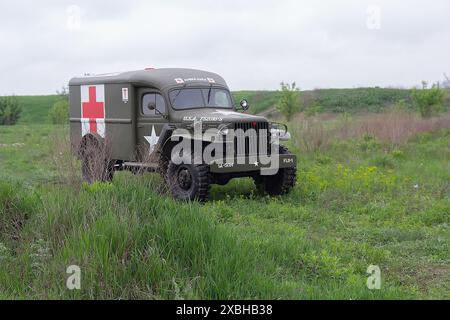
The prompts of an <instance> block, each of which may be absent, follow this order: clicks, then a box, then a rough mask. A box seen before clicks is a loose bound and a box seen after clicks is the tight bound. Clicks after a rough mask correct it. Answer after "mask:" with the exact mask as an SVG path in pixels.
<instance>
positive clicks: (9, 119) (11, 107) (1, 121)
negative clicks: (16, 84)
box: [0, 96, 22, 125]
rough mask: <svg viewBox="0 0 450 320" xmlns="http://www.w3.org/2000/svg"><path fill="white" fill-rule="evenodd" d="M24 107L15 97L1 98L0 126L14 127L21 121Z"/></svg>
mask: <svg viewBox="0 0 450 320" xmlns="http://www.w3.org/2000/svg"><path fill="white" fill-rule="evenodd" d="M21 113H22V106H21V105H20V103H19V100H18V99H17V97H15V96H9V97H0V125H14V124H16V123H17V121H18V120H19V119H20V116H21Z"/></svg>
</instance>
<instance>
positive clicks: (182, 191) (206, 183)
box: [167, 161, 211, 202]
mask: <svg viewBox="0 0 450 320" xmlns="http://www.w3.org/2000/svg"><path fill="white" fill-rule="evenodd" d="M167 183H168V186H169V189H170V191H171V193H172V196H173V197H174V198H175V199H177V200H182V201H193V200H198V201H200V202H203V201H206V200H207V198H208V195H209V188H210V183H211V180H210V176H209V167H208V166H207V165H204V164H201V165H195V164H180V165H177V164H174V163H173V162H172V161H170V162H169V165H168V169H167Z"/></svg>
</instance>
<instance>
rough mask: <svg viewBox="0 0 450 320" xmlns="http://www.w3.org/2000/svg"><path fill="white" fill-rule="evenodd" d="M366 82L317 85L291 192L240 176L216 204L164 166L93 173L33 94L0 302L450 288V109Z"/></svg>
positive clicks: (415, 294)
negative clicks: (190, 198) (428, 109)
mask: <svg viewBox="0 0 450 320" xmlns="http://www.w3.org/2000/svg"><path fill="white" fill-rule="evenodd" d="M363 90H365V91H363V93H359V92H357V91H355V90H353V89H350V91H345V90H327V91H325V92H321V93H317V92H316V93H314V94H317V95H319V96H316V98H314V101H313V102H312V103H311V105H316V106H318V105H320V107H321V108H322V109H321V110H320V111H321V112H320V113H319V114H318V115H314V116H310V117H307V116H305V115H304V114H303V113H302V114H299V115H298V116H296V117H295V118H294V119H293V120H292V121H291V123H289V128H290V131H291V132H292V137H293V139H292V140H291V141H290V142H289V143H288V144H287V146H288V147H289V148H290V150H291V151H292V152H294V153H295V154H296V155H297V156H298V175H297V185H296V186H295V188H294V190H293V191H292V192H291V193H290V194H289V195H286V196H282V197H275V198H271V197H268V196H266V195H263V194H260V193H258V192H257V190H256V188H255V186H254V185H253V182H252V180H250V179H236V180H234V181H232V182H231V183H230V184H229V185H227V186H213V188H212V192H211V196H210V201H209V202H207V203H206V204H200V203H179V202H175V201H174V200H172V198H171V196H170V195H169V194H167V192H166V191H165V189H164V188H163V187H162V181H161V179H160V178H159V176H157V175H156V174H144V175H133V174H131V173H129V172H119V173H117V174H116V175H115V178H114V180H113V182H112V183H95V184H93V185H87V184H84V183H83V182H82V181H81V174H80V170H79V167H80V164H79V163H78V162H77V161H76V160H75V159H73V157H72V156H71V154H70V151H69V148H68V141H67V135H68V128H67V127H66V126H54V125H50V124H48V119H47V116H46V115H47V112H48V110H49V108H50V107H51V104H52V101H53V100H52V99H53V98H51V96H50V97H38V98H36V99H32V98H30V97H24V98H22V97H21V98H20V99H24V100H22V101H23V103H24V112H23V116H22V119H21V121H20V122H19V124H17V125H15V126H1V127H0V168H1V169H0V299H16V298H18V299H48V298H56V299H60V298H61V299H74V298H76V299H256V298H260V299H449V298H450V115H449V114H448V113H444V114H442V115H441V116H439V117H435V118H432V119H427V120H423V119H420V118H418V117H417V116H416V115H415V114H411V113H410V112H408V111H398V110H391V109H389V105H392V104H394V103H396V102H398V101H399V100H405V101H407V99H408V97H409V95H408V94H407V93H405V92H403V91H401V92H398V91H397V90H394V91H388V92H384V91H380V92H378V91H377V90H378V89H375V91H374V92H375V93H373V92H372V91H371V90H367V89H363ZM379 90H383V89H379ZM240 96H249V97H250V101H253V102H254V104H253V105H254V106H257V107H254V108H257V109H256V110H255V109H254V110H253V112H255V113H257V112H262V111H264V110H268V109H270V108H273V106H274V104H275V103H276V98H274V96H276V93H273V92H272V93H270V92H269V93H268V92H256V93H255V92H253V93H251V92H250V93H249V92H239V93H235V97H237V98H239V97H240ZM317 97H319V98H320V99H319V98H317ZM337 97H339V98H337ZM54 98H55V99H56V97H54ZM30 99H31V100H30ZM336 99H337V100H336ZM38 100H39V101H38ZM341 100H342V101H341ZM332 101H340V102H338V103H336V102H335V103H334V104H333V102H332ZM360 104H361V105H365V107H364V108H361V109H358V105H360ZM370 106H373V108H372V107H370ZM366 107H367V108H366ZM45 108H47V109H45ZM342 108H344V109H342ZM44 109H45V110H44ZM342 110H344V113H343V112H341V111H342ZM70 265H77V266H79V267H80V268H81V290H73V291H71V290H68V289H67V287H66V280H67V278H68V276H69V275H68V274H67V273H66V269H67V267H68V266H70ZM371 265H376V266H379V268H380V271H381V288H380V289H374V290H370V289H369V288H368V286H367V280H368V277H369V274H368V273H367V269H368V267H369V266H371Z"/></svg>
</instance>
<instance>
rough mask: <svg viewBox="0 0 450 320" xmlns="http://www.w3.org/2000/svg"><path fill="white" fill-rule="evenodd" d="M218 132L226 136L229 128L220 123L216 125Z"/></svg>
mask: <svg viewBox="0 0 450 320" xmlns="http://www.w3.org/2000/svg"><path fill="white" fill-rule="evenodd" d="M218 130H219V131H218V134H219V135H222V136H226V135H227V134H228V132H229V130H228V126H227V125H225V124H221V125H220V126H219V127H218Z"/></svg>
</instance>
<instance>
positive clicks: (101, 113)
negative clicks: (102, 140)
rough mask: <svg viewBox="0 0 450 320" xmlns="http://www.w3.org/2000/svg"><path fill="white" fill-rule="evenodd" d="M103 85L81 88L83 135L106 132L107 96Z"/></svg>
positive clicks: (102, 134)
mask: <svg viewBox="0 0 450 320" xmlns="http://www.w3.org/2000/svg"><path fill="white" fill-rule="evenodd" d="M104 90H105V89H104V86H103V85H93V86H82V87H81V118H82V120H81V122H82V127H83V128H82V131H83V132H82V135H83V136H84V135H85V134H87V133H98V134H100V135H101V136H104V132H105V130H104V129H105V128H104V125H105V94H104V92H105V91H104Z"/></svg>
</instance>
